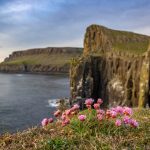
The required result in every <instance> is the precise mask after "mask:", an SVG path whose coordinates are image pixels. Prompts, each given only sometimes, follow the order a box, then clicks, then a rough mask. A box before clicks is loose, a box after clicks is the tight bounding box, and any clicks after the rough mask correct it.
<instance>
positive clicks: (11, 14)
mask: <svg viewBox="0 0 150 150" xmlns="http://www.w3.org/2000/svg"><path fill="white" fill-rule="evenodd" d="M149 8H150V1H149V0H142V1H141V0H134V1H131V0H126V1H120V0H115V1H114V0H109V1H106V0H94V1H93V0H86V1H85V0H75V1H74V0H43V1H39V0H2V1H0V45H2V47H3V48H0V52H2V51H3V56H4V53H5V55H8V53H10V51H13V50H17V49H26V48H30V47H46V46H83V38H84V33H85V29H86V27H87V26H89V25H90V24H101V25H104V26H108V27H110V28H114V29H120V30H130V31H134V32H138V33H143V34H148V35H150V28H149V25H150V19H149V14H150V9H149Z"/></svg>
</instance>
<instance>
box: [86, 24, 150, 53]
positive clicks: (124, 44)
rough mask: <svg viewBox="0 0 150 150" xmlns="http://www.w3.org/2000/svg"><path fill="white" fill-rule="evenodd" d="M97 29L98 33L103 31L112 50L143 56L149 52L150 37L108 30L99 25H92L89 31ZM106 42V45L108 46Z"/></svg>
mask: <svg viewBox="0 0 150 150" xmlns="http://www.w3.org/2000/svg"><path fill="white" fill-rule="evenodd" d="M90 28H91V30H92V29H94V28H96V33H99V32H98V31H102V32H103V34H104V35H105V38H104V39H105V40H106V39H107V41H108V42H109V44H111V48H112V50H117V51H125V52H130V53H135V54H142V53H144V52H146V51H147V50H148V46H149V44H150V36H147V35H142V34H137V33H134V32H128V31H119V30H112V29H109V28H106V27H104V26H99V25H91V26H89V27H88V29H90ZM108 42H106V44H108ZM104 50H105V49H104Z"/></svg>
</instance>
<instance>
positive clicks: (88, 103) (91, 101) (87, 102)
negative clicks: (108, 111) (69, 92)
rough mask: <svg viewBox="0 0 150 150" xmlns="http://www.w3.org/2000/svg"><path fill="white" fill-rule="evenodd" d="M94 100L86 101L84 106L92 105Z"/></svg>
mask: <svg viewBox="0 0 150 150" xmlns="http://www.w3.org/2000/svg"><path fill="white" fill-rule="evenodd" d="M93 102H94V100H93V99H92V98H89V99H86V101H85V104H86V105H92V104H93Z"/></svg>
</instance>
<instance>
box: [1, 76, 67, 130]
mask: <svg viewBox="0 0 150 150" xmlns="http://www.w3.org/2000/svg"><path fill="white" fill-rule="evenodd" d="M68 96H69V79H68V77H67V76H62V75H32V74H0V133H4V132H6V131H9V132H16V131H17V130H23V129H26V128H28V127H32V126H34V125H38V124H39V122H40V121H41V119H42V118H43V117H50V116H52V113H53V111H54V110H55V107H54V106H55V105H54V104H53V103H54V102H55V101H56V100H55V99H57V98H63V97H68ZM50 101H51V102H53V103H52V104H51V105H50V104H49V102H50Z"/></svg>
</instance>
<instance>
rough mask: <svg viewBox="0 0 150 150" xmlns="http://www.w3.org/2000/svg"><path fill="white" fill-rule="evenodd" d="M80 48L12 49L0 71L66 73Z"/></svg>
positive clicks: (77, 55)
mask: <svg viewBox="0 0 150 150" xmlns="http://www.w3.org/2000/svg"><path fill="white" fill-rule="evenodd" d="M82 50H83V49H82V48H74V47H47V48H34V49H28V50H23V51H22V50H21V51H14V52H13V53H12V54H11V55H9V57H7V58H5V60H4V61H3V62H2V63H1V64H0V72H7V73H45V74H51V73H68V72H69V66H70V65H69V64H70V61H71V60H72V59H73V58H77V57H79V56H80V55H81V53H82Z"/></svg>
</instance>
